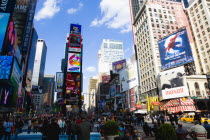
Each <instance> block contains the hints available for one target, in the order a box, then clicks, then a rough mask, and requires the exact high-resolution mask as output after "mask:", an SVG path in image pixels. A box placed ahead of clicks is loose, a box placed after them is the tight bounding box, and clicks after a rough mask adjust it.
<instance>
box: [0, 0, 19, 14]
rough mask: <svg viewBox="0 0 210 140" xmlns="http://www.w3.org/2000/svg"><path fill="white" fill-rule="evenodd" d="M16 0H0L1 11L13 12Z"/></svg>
mask: <svg viewBox="0 0 210 140" xmlns="http://www.w3.org/2000/svg"><path fill="white" fill-rule="evenodd" d="M15 3H16V0H0V12H1V13H13V11H14V7H15Z"/></svg>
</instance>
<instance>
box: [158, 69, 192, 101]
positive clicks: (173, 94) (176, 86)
mask: <svg viewBox="0 0 210 140" xmlns="http://www.w3.org/2000/svg"><path fill="white" fill-rule="evenodd" d="M184 74H185V71H184V67H183V66H181V67H177V68H173V69H170V70H167V71H164V72H161V73H160V75H159V77H160V83H161V84H160V87H159V89H160V90H161V95H162V99H163V100H164V99H171V98H179V97H186V96H189V91H188V88H187V83H186V78H185V77H184ZM160 99H161V97H160Z"/></svg>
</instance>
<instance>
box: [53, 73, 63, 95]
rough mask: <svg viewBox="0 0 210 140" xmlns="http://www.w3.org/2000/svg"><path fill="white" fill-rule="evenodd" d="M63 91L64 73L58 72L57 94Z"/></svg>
mask: <svg viewBox="0 0 210 140" xmlns="http://www.w3.org/2000/svg"><path fill="white" fill-rule="evenodd" d="M62 89H63V73H62V72H57V73H56V89H55V90H56V92H62Z"/></svg>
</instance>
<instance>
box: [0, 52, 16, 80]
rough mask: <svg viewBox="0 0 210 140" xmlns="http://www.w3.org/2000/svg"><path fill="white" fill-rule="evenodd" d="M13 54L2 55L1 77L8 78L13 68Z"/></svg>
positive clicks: (0, 61)
mask: <svg viewBox="0 0 210 140" xmlns="http://www.w3.org/2000/svg"><path fill="white" fill-rule="evenodd" d="M12 61H13V57H12V56H0V66H1V67H0V79H2V80H8V79H9V78H10V73H11V68H12Z"/></svg>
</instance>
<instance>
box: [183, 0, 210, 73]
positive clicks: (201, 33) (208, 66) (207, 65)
mask: <svg viewBox="0 0 210 140" xmlns="http://www.w3.org/2000/svg"><path fill="white" fill-rule="evenodd" d="M187 11H188V15H189V19H190V23H191V26H192V31H193V33H194V37H195V41H196V49H197V51H198V55H199V57H198V58H199V64H200V65H201V74H206V73H210V48H209V47H210V1H209V0H194V1H192V0H191V1H190V3H189V7H188V9H187Z"/></svg>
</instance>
